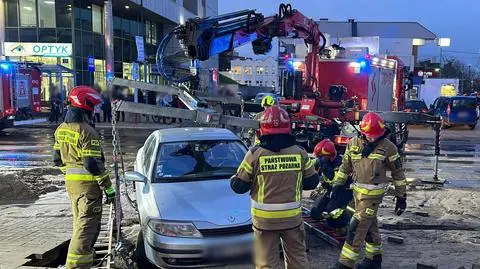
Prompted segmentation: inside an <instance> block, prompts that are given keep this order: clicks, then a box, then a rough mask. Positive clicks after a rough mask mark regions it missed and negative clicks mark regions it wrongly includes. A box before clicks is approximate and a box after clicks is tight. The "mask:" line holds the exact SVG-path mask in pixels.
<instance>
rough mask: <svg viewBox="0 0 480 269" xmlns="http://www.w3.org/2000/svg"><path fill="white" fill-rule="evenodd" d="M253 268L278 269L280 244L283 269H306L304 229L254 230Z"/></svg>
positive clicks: (301, 226)
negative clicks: (282, 255)
mask: <svg viewBox="0 0 480 269" xmlns="http://www.w3.org/2000/svg"><path fill="white" fill-rule="evenodd" d="M254 235H255V244H254V251H255V254H254V256H255V268H256V269H278V268H281V267H280V258H279V250H278V247H279V245H280V243H281V244H282V248H283V253H284V257H285V269H305V268H307V252H306V246H305V228H304V224H303V223H302V224H301V225H300V226H298V227H295V228H293V229H289V230H282V231H264V230H258V229H255V228H254Z"/></svg>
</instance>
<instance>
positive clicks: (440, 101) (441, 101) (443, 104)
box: [435, 98, 448, 109]
mask: <svg viewBox="0 0 480 269" xmlns="http://www.w3.org/2000/svg"><path fill="white" fill-rule="evenodd" d="M447 105H448V99H447V98H440V99H437V102H435V108H439V109H443V108H447Z"/></svg>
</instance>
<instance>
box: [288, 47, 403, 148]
mask: <svg viewBox="0 0 480 269" xmlns="http://www.w3.org/2000/svg"><path fill="white" fill-rule="evenodd" d="M342 49H344V48H342ZM334 55H335V53H334ZM291 65H292V62H291V61H287V62H286V70H285V71H283V73H282V79H281V81H282V85H281V86H282V95H283V96H284V98H283V99H282V101H281V104H282V105H284V106H285V107H286V108H287V110H289V111H290V112H291V115H292V120H293V125H292V129H293V132H294V134H295V135H296V138H297V142H299V143H301V144H304V145H305V146H306V147H309V148H311V147H313V146H314V145H315V144H316V142H318V141H319V140H321V139H323V138H334V141H335V142H336V143H337V144H338V145H345V144H346V143H348V141H349V139H348V137H347V136H343V135H341V134H340V132H341V129H342V127H343V125H344V124H345V123H352V122H355V121H356V119H355V111H377V112H381V111H383V112H387V111H402V110H403V108H404V105H405V86H404V85H405V81H404V78H405V77H406V76H405V74H407V73H408V72H407V70H406V67H405V66H404V64H403V62H402V61H401V60H400V59H399V58H397V57H395V56H380V55H370V54H368V53H367V54H364V55H362V56H360V57H348V56H347V57H345V56H335V57H325V58H319V59H318V61H317V62H316V65H315V70H314V71H313V77H314V78H316V79H315V84H316V87H317V90H316V91H315V92H312V91H308V89H307V90H305V88H302V87H300V86H298V85H301V84H300V83H301V82H300V83H299V82H298V80H302V81H303V80H305V79H306V78H305V76H302V74H305V66H304V65H303V64H296V65H297V66H298V67H299V68H295V69H296V70H295V69H293V68H292V66H291ZM390 128H391V129H397V128H400V129H402V130H403V131H404V132H403V133H402V134H401V135H399V136H398V137H397V138H398V142H400V141H401V140H404V139H405V137H404V136H406V133H405V132H406V126H400V127H398V126H390ZM392 139H393V138H392ZM395 140H396V139H395Z"/></svg>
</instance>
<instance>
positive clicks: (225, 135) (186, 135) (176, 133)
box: [153, 127, 240, 143]
mask: <svg viewBox="0 0 480 269" xmlns="http://www.w3.org/2000/svg"><path fill="white" fill-rule="evenodd" d="M153 134H154V135H155V136H156V137H157V138H158V141H159V143H168V142H181V141H199V140H240V139H239V138H238V137H237V136H236V135H235V134H234V133H232V132H231V131H230V130H228V129H223V128H203V127H193V128H191V127H189V128H168V129H161V130H157V131H155V132H153Z"/></svg>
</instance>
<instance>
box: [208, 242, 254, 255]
mask: <svg viewBox="0 0 480 269" xmlns="http://www.w3.org/2000/svg"><path fill="white" fill-rule="evenodd" d="M250 252H251V244H238V245H228V246H221V247H213V248H211V249H210V256H211V257H212V258H214V259H222V258H237V257H241V256H244V255H247V254H249V253H250Z"/></svg>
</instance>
